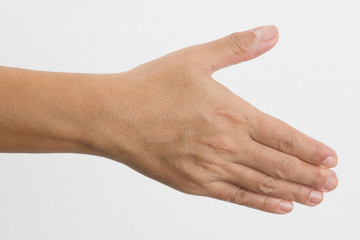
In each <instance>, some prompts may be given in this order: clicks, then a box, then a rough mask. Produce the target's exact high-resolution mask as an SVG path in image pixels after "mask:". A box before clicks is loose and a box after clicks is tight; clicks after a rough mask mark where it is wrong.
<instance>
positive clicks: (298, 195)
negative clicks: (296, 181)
mask: <svg viewBox="0 0 360 240" xmlns="http://www.w3.org/2000/svg"><path fill="white" fill-rule="evenodd" d="M310 193H311V191H310V192H309V191H308V190H307V188H306V187H304V186H301V185H298V186H297V187H296V188H295V191H294V192H293V196H292V199H293V200H295V201H296V202H300V203H305V202H306V201H307V199H308V198H309V195H310Z"/></svg>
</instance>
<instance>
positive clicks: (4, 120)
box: [0, 67, 111, 154]
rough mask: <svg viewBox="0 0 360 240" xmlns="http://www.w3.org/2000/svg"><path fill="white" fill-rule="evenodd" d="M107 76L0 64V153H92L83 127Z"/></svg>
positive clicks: (96, 109) (93, 111)
mask: <svg viewBox="0 0 360 240" xmlns="http://www.w3.org/2000/svg"><path fill="white" fill-rule="evenodd" d="M110 77H111V75H101V74H77V73H56V72H43V71H32V70H25V69H17V68H7V67H0V151H1V152H78V153H92V154H97V153H96V150H94V148H93V147H92V146H91V141H87V139H89V134H88V133H89V130H90V129H89V125H91V124H90V123H91V122H94V121H96V119H94V118H95V117H96V113H98V112H99V111H100V108H99V107H98V105H97V104H96V103H97V102H99V101H100V98H103V96H104V92H103V90H101V89H99V86H100V85H101V81H106V79H107V78H110Z"/></svg>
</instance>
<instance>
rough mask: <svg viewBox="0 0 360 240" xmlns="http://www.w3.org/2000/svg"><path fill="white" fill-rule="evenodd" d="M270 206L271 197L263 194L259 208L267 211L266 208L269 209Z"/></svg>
mask: <svg viewBox="0 0 360 240" xmlns="http://www.w3.org/2000/svg"><path fill="white" fill-rule="evenodd" d="M271 206H272V201H271V197H270V196H264V197H263V200H262V202H261V206H260V210H262V211H267V210H268V209H271Z"/></svg>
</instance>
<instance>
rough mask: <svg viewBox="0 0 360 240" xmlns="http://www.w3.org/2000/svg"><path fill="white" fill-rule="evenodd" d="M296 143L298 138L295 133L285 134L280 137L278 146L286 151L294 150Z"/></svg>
mask: <svg viewBox="0 0 360 240" xmlns="http://www.w3.org/2000/svg"><path fill="white" fill-rule="evenodd" d="M295 145H296V138H295V137H294V136H293V135H288V134H286V135H285V134H284V135H282V136H280V137H279V141H278V142H277V148H278V149H281V150H282V151H284V152H292V150H293V149H294V146H295Z"/></svg>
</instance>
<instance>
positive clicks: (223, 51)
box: [198, 25, 279, 75]
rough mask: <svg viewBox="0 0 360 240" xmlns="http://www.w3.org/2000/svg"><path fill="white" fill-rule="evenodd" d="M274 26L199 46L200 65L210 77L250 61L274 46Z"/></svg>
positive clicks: (277, 34) (263, 27)
mask: <svg viewBox="0 0 360 240" xmlns="http://www.w3.org/2000/svg"><path fill="white" fill-rule="evenodd" d="M278 38H279V33H278V30H277V28H276V27H275V26H272V25H270V26H262V27H258V28H254V29H251V30H247V31H244V32H236V33H232V34H231V35H229V36H226V37H224V38H221V39H218V40H215V41H212V42H209V43H205V44H201V45H199V46H198V47H199V50H200V58H201V63H202V64H201V65H202V66H203V67H204V68H205V69H204V70H205V71H206V72H209V73H210V75H211V74H212V73H214V72H215V71H217V70H219V69H221V68H225V67H228V66H230V65H233V64H236V63H240V62H243V61H248V60H251V59H253V58H255V57H257V56H259V55H261V54H263V53H265V52H266V51H268V50H270V49H271V48H272V47H274V46H275V44H276V42H277V40H278Z"/></svg>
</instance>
